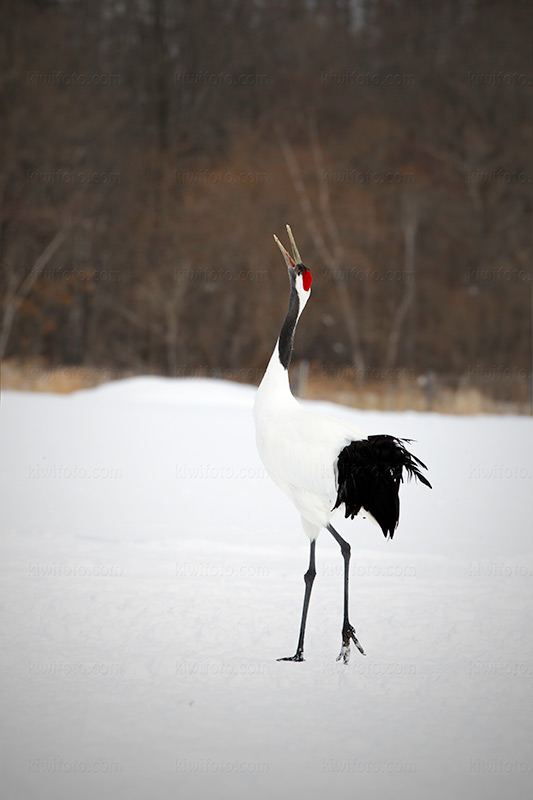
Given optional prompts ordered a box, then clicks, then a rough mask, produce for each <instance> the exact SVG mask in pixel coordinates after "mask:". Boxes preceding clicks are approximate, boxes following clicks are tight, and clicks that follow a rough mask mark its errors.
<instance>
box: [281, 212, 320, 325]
mask: <svg viewBox="0 0 533 800" xmlns="http://www.w3.org/2000/svg"><path fill="white" fill-rule="evenodd" d="M286 227H287V233H288V234H289V241H290V243H291V249H292V256H290V255H289V253H288V252H287V250H285V248H284V247H283V245H282V244H281V242H280V240H279V239H278V237H277V236H276V234H274V239H275V241H276V244H277V246H278V247H279V249H280V250H281V254H282V256H283V258H284V259H285V263H286V265H287V269H288V271H289V280H290V282H291V286H292V285H293V284H294V288H295V289H296V291H297V292H298V297H299V298H300V313H301V311H302V310H303V307H304V305H305V304H306V303H307V301H308V300H309V297H310V295H311V284H312V282H313V276H312V275H311V270H309V269H307V267H305V266H304V265H303V264H302V259H301V256H300V253H299V252H298V248H297V247H296V242H295V241H294V236H293V235H292V231H291V229H290V226H289V225H287V226H286Z"/></svg>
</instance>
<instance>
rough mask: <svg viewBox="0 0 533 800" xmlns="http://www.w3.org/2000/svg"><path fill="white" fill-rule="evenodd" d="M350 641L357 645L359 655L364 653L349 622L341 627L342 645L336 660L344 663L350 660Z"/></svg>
mask: <svg viewBox="0 0 533 800" xmlns="http://www.w3.org/2000/svg"><path fill="white" fill-rule="evenodd" d="M350 642H353V643H354V645H355V646H356V647H357V649H358V650H359V652H360V653H361V655H363V656H365V655H366V653H365V651H364V650H363V648H362V647H361V645H360V644H359V640H358V638H357V636H356V635H355V628H354V627H353V626H352V625H350V623H348V624H346V625H345V626H344V628H343V629H342V647H341V651H340V653H339V655H338V656H337V661H341V660H342V662H343V663H344V664H348V663H349V661H350Z"/></svg>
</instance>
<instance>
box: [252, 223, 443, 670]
mask: <svg viewBox="0 0 533 800" xmlns="http://www.w3.org/2000/svg"><path fill="white" fill-rule="evenodd" d="M287 232H288V234H289V239H290V242H291V246H292V253H293V255H292V257H291V256H290V255H289V253H288V252H287V251H286V250H285V248H284V247H283V245H282V244H281V242H280V241H279V240H278V239H277V237H274V238H275V239H276V243H277V244H278V247H279V248H280V250H281V252H282V254H283V257H284V259H285V263H286V264H287V268H288V273H289V280H290V295H289V309H288V311H287V316H286V318H285V321H284V323H283V326H282V329H281V333H280V336H279V338H278V341H277V343H276V347H275V348H274V352H273V353H272V357H271V359H270V362H269V364H268V367H267V369H266V372H265V375H264V377H263V380H262V382H261V385H260V386H259V389H258V390H257V395H256V399H255V404H254V419H255V426H256V440H257V447H258V451H259V455H260V456H261V460H262V461H263V463H264V465H265V467H266V469H267V471H268V473H269V475H270V477H271V478H272V480H273V481H274V483H275V484H276V485H277V486H279V488H280V489H281V490H282V491H283V492H284V493H285V494H286V495H287V496H288V497H289V498H290V499H291V500H292V502H293V504H294V505H295V507H296V508H297V510H298V511H299V513H300V515H301V518H302V524H303V528H304V531H305V533H306V534H307V535H308V537H309V540H310V559H309V568H308V570H307V572H306V574H305V576H304V579H305V586H306V588H305V597H304V607H303V612H302V621H301V625H300V636H299V640H298V646H297V650H296V654H295V655H294V656H292V657H290V658H287V659H280V660H283V661H303V660H304V659H303V643H304V636H305V625H306V619H307V611H308V607H309V600H310V596H311V589H312V586H313V581H314V578H315V575H316V568H315V543H316V539H317V537H318V534H319V532H320V530H321V529H322V528H327V530H329V532H330V533H331V534H332V536H333V537H334V538H335V540H336V541H337V542H338V543H339V545H340V547H341V551H342V555H343V558H344V567H345V569H344V621H343V628H342V648H341V653H340V655H339V659H341V658H342V660H343V661H344V663H348V660H349V657H350V641H352V642H353V643H354V644H355V645H356V646H357V647H358V649H359V650H360V652H361V653H363V648H362V647H361V645H360V644H359V642H358V640H357V638H356V636H355V630H354V628H353V627H352V626H351V625H350V622H349V619H348V583H349V561H350V545H349V544H348V542H346V541H345V540H344V539H343V538H342V537H341V536H340V535H339V534H338V533H337V531H336V530H335V529H334V528H333V526H332V525H331V522H330V520H331V517H332V515H333V513H334V511H335V509H336V508H338V507H340V506H341V505H343V506H344V510H345V516H346V517H348V516H350V517H352V518H353V517H354V516H357V515H358V514H359V513H360V512H362V513H363V515H364V516H369V517H371V518H372V519H374V521H375V522H377V524H378V525H379V526H380V527H381V529H382V531H383V533H384V535H385V536H386V537H387V536H389V537H390V538H392V536H393V535H394V531H395V529H396V526H397V524H398V519H399V499H398V489H399V484H400V482H401V481H402V479H403V472H404V471H406V472H407V474H408V475H409V476H415V477H416V478H418V479H419V480H421V481H422V482H423V483H425V484H426V485H427V486H430V484H429V482H428V481H427V479H426V478H425V477H424V476H423V475H422V474H421V473H420V467H423V468H425V465H424V464H423V463H422V462H421V461H419V460H418V459H417V458H415V456H413V455H412V454H411V453H409V452H408V451H407V450H406V448H405V447H404V445H403V442H402V440H400V439H397V438H395V437H392V436H388V435H378V436H368V437H366V436H365V434H364V433H363V432H362V431H360V430H359V429H358V428H356V427H355V426H352V425H349V424H348V423H346V422H344V421H342V420H338V419H335V418H334V417H329V416H326V415H322V414H316V413H315V412H313V411H311V410H309V409H307V408H305V407H303V406H302V405H301V404H300V403H298V401H297V400H296V399H295V397H294V396H293V394H292V392H291V389H290V384H289V375H288V368H289V364H290V361H291V356H292V348H293V340H294V333H295V330H296V326H297V324H298V320H299V318H300V315H301V313H302V311H303V309H304V307H305V305H306V303H307V301H308V299H309V297H310V294H311V283H312V277H311V273H310V271H309V270H308V269H307V267H305V266H304V265H303V264H302V261H301V258H300V254H299V252H298V249H297V247H296V243H295V241H294V237H293V236H292V232H291V230H290V228H289V226H288V225H287Z"/></svg>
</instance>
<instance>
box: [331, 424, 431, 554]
mask: <svg viewBox="0 0 533 800" xmlns="http://www.w3.org/2000/svg"><path fill="white" fill-rule="evenodd" d="M410 441H411V440H410V439H396V438H395V437H394V436H387V435H385V434H380V435H378V436H369V437H368V439H361V440H359V441H356V442H351V443H350V444H349V445H347V446H346V447H345V448H343V450H341V452H340V454H339V458H338V459H337V470H338V492H337V502H336V503H335V508H338V507H339V506H340V505H342V503H344V505H345V509H346V514H345V516H346V517H351V518H352V519H353V517H355V516H356V515H357V514H358V513H359V512H360V510H361V508H364V509H366V511H368V512H369V513H370V514H372V516H373V517H374V519H375V520H376V522H377V523H378V525H379V526H380V527H381V530H382V531H383V535H384V536H385V537H387V536H390V538H391V539H392V537H393V536H394V531H395V530H396V527H397V525H398V520H399V517H400V498H399V495H398V492H399V488H400V482H401V481H403V470H405V471H406V473H407V477H408V478H413V477H415V478H417V479H418V480H419V481H421V482H422V483H424V484H425V485H426V486H429V488H430V489H431V484H430V483H429V481H428V480H427V478H425V477H424V475H422V474H421V472H420V468H422V469H427V467H426V465H425V464H423V463H422V461H420V459H418V458H416V456H414V455H413V454H412V453H410V452H409V451H408V450H407V449H406V448H405V447H404V445H403V443H404V442H410Z"/></svg>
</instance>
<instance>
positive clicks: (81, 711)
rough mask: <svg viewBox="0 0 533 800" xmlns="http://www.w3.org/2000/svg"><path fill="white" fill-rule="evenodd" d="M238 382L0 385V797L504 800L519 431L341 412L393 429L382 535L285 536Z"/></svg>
mask: <svg viewBox="0 0 533 800" xmlns="http://www.w3.org/2000/svg"><path fill="white" fill-rule="evenodd" d="M253 396H254V390H253V389H252V388H250V387H243V386H236V385H232V384H229V383H227V382H223V381H208V380H175V381H171V380H165V379H154V378H152V379H148V378H143V379H132V380H126V381H122V382H118V383H114V384H108V385H107V386H103V387H100V388H99V389H95V390H91V391H84V392H79V393H77V394H74V395H71V396H68V397H59V396H52V395H37V394H29V393H18V392H4V393H3V395H2V402H1V406H0V424H1V439H0V444H1V455H0V458H1V464H2V476H3V478H2V490H1V497H0V502H1V514H2V523H3V524H2V531H3V532H2V554H1V560H0V563H1V570H2V585H3V590H2V617H3V627H4V635H3V643H4V646H3V648H2V657H1V668H2V674H3V681H2V684H3V687H4V689H5V690H6V691H5V692H4V699H3V703H2V708H3V713H2V718H3V731H4V734H3V741H2V747H1V750H2V760H3V762H4V763H3V767H2V772H3V776H4V779H3V784H4V788H3V796H4V797H6V798H10V800H19V798H20V800H34V798H35V799H36V800H37V798H38V799H39V800H47V799H48V798H50V800H52V799H53V800H63V798H65V800H66V799H67V798H68V800H71V798H76V800H85V798H91V799H92V798H96V797H98V798H106V799H107V798H110V799H111V798H113V800H122V798H124V800H137V799H138V800H141V799H142V800H144V798H158V799H160V798H163V800H166V798H179V799H180V800H189V798H212V797H216V798H217V799H218V798H222V799H224V800H225V798H228V800H229V798H231V799H232V800H241V798H242V800H250V798H261V799H262V798H265V799H266V798H289V797H290V798H293V797H300V796H302V797H304V798H323V797H325V796H335V795H338V794H339V793H342V796H346V797H358V796H361V797H364V798H368V800H373V798H379V800H381V798H385V799H387V798H395V800H401V799H402V798H415V800H418V798H420V800H426V799H427V798H432V800H433V799H434V798H436V799H437V800H440V798H442V800H445V799H446V800H448V798H450V797H454V796H455V797H469V796H475V797H481V796H483V797H484V798H485V799H486V800H490V799H491V798H494V799H495V800H496V798H498V800H499V798H501V797H512V798H513V800H519V798H525V797H529V796H530V788H531V777H532V775H531V772H532V767H533V760H532V757H531V745H530V743H531V741H532V739H533V730H532V728H533V725H532V721H531V713H530V708H529V706H528V700H529V699H530V697H531V675H532V672H533V669H532V665H533V658H532V645H531V635H530V624H529V621H528V612H529V610H530V607H531V576H532V574H533V553H532V551H533V548H532V546H531V519H532V510H533V509H532V496H533V493H532V489H533V485H532V484H533V467H532V465H531V452H532V444H533V441H532V440H533V434H532V425H531V420H530V419H527V418H512V417H490V416H481V417H468V418H460V417H447V416H440V415H436V414H416V413H404V414H392V413H388V414H384V413H377V412H358V411H355V410H350V409H346V408H342V407H338V406H332V405H330V404H326V403H322V404H314V407H315V408H318V409H320V408H322V409H323V410H324V411H326V412H327V413H328V414H332V415H337V416H339V417H341V418H345V419H347V420H350V421H351V422H352V423H353V424H355V425H360V426H361V427H362V428H363V429H364V430H366V431H368V432H369V433H392V434H394V435H397V436H405V437H409V438H412V439H416V440H417V441H416V444H413V445H412V449H413V452H414V453H415V454H416V455H417V456H418V457H420V458H421V459H422V460H423V461H425V462H426V463H427V464H428V467H429V478H430V480H431V481H432V483H433V486H434V489H433V491H429V490H428V489H426V488H425V487H423V486H420V485H416V484H414V483H413V484H407V485H405V486H404V487H403V488H402V515H401V521H400V527H399V529H398V531H397V533H396V536H395V538H394V540H393V541H392V542H388V541H385V539H384V538H383V537H382V535H381V533H380V531H379V529H378V528H377V527H376V526H374V525H372V524H371V523H370V522H369V521H364V520H359V519H358V520H355V521H353V522H350V521H345V520H343V519H342V514H339V515H338V516H337V518H336V522H337V527H338V529H339V531H340V532H341V533H342V534H343V535H344V536H346V537H347V538H348V539H349V541H350V542H351V543H352V582H351V603H350V604H351V621H352V623H353V624H354V626H355V628H356V630H357V634H358V637H359V639H360V641H361V643H362V645H363V646H364V648H365V650H366V652H367V656H366V657H363V656H361V655H360V654H359V653H358V652H357V651H356V650H355V648H352V650H353V652H352V659H351V663H350V664H349V666H344V665H343V664H341V663H337V662H336V661H335V658H336V656H337V654H338V652H339V649H340V644H341V642H340V628H341V624H342V558H341V555H340V552H339V550H338V548H337V546H336V544H335V542H334V541H333V540H332V537H331V536H329V535H328V534H327V533H326V532H325V531H324V532H322V533H321V535H320V538H319V540H318V546H317V569H318V575H317V580H316V582H315V586H314V589H313V597H312V600H311V609H310V615H309V623H308V630H307V637H306V652H305V655H306V659H307V660H306V661H305V662H304V663H302V664H295V663H287V662H277V661H276V658H277V657H279V656H286V655H292V654H293V652H294V650H295V647H296V640H297V635H298V626H299V620H300V611H301V602H302V598H303V588H304V584H303V579H302V577H303V573H304V572H305V570H306V568H307V559H308V540H307V537H306V536H305V535H304V533H303V530H302V529H301V525H300V520H299V517H298V514H297V512H296V511H295V510H294V508H293V507H292V506H291V504H290V503H289V501H288V500H287V499H286V498H285V497H284V495H283V494H282V493H281V492H280V491H279V490H278V489H277V488H276V487H275V486H274V485H273V484H272V483H271V481H270V480H269V478H268V477H267V475H266V474H265V471H264V469H263V466H262V464H261V463H260V461H259V458H258V455H257V453H256V449H255V441H254V431H253V422H252V413H251V409H252V402H253Z"/></svg>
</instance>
